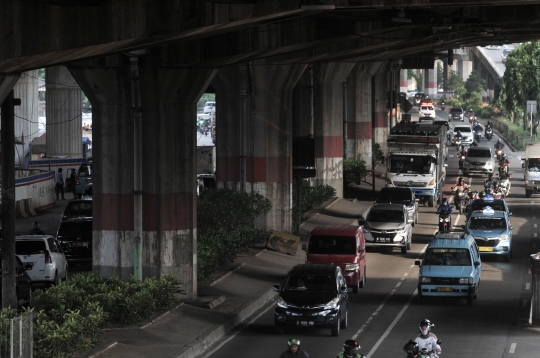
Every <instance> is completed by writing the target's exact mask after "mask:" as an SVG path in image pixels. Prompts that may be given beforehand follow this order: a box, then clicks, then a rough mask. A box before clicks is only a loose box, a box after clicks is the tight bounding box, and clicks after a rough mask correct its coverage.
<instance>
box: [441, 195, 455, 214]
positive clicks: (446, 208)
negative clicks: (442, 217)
mask: <svg viewBox="0 0 540 358" xmlns="http://www.w3.org/2000/svg"><path fill="white" fill-rule="evenodd" d="M453 212H454V209H452V205H450V204H449V203H448V199H446V198H443V200H442V203H441V205H440V206H439V207H438V208H437V214H441V213H447V214H450V217H451V215H452V213H453Z"/></svg>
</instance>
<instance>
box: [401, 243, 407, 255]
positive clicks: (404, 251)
mask: <svg viewBox="0 0 540 358" xmlns="http://www.w3.org/2000/svg"><path fill="white" fill-rule="evenodd" d="M407 246H408V244H405V246H403V247H402V248H401V253H402V254H406V253H407Z"/></svg>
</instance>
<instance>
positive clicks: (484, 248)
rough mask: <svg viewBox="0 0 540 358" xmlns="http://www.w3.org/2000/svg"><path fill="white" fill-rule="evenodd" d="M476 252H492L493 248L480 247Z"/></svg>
mask: <svg viewBox="0 0 540 358" xmlns="http://www.w3.org/2000/svg"><path fill="white" fill-rule="evenodd" d="M478 250H480V251H484V252H491V251H493V247H486V246H480V247H478Z"/></svg>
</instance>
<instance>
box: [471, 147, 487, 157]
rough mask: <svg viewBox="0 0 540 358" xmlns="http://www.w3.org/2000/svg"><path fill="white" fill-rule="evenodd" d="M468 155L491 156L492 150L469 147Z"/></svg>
mask: <svg viewBox="0 0 540 358" xmlns="http://www.w3.org/2000/svg"><path fill="white" fill-rule="evenodd" d="M467 156H468V157H474V158H491V152H490V151H489V150H481V149H480V150H478V149H473V148H469V151H468V152H467Z"/></svg>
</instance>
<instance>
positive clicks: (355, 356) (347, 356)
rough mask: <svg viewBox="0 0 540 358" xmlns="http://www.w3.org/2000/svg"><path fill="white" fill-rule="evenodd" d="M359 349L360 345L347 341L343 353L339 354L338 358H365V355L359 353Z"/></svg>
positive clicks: (353, 341) (351, 340)
mask: <svg viewBox="0 0 540 358" xmlns="http://www.w3.org/2000/svg"><path fill="white" fill-rule="evenodd" d="M358 349H360V344H359V343H358V342H357V341H355V340H353V339H347V340H346V341H345V343H343V353H340V354H338V355H337V358H365V357H366V356H365V355H363V354H360V353H358V352H357V351H358Z"/></svg>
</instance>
